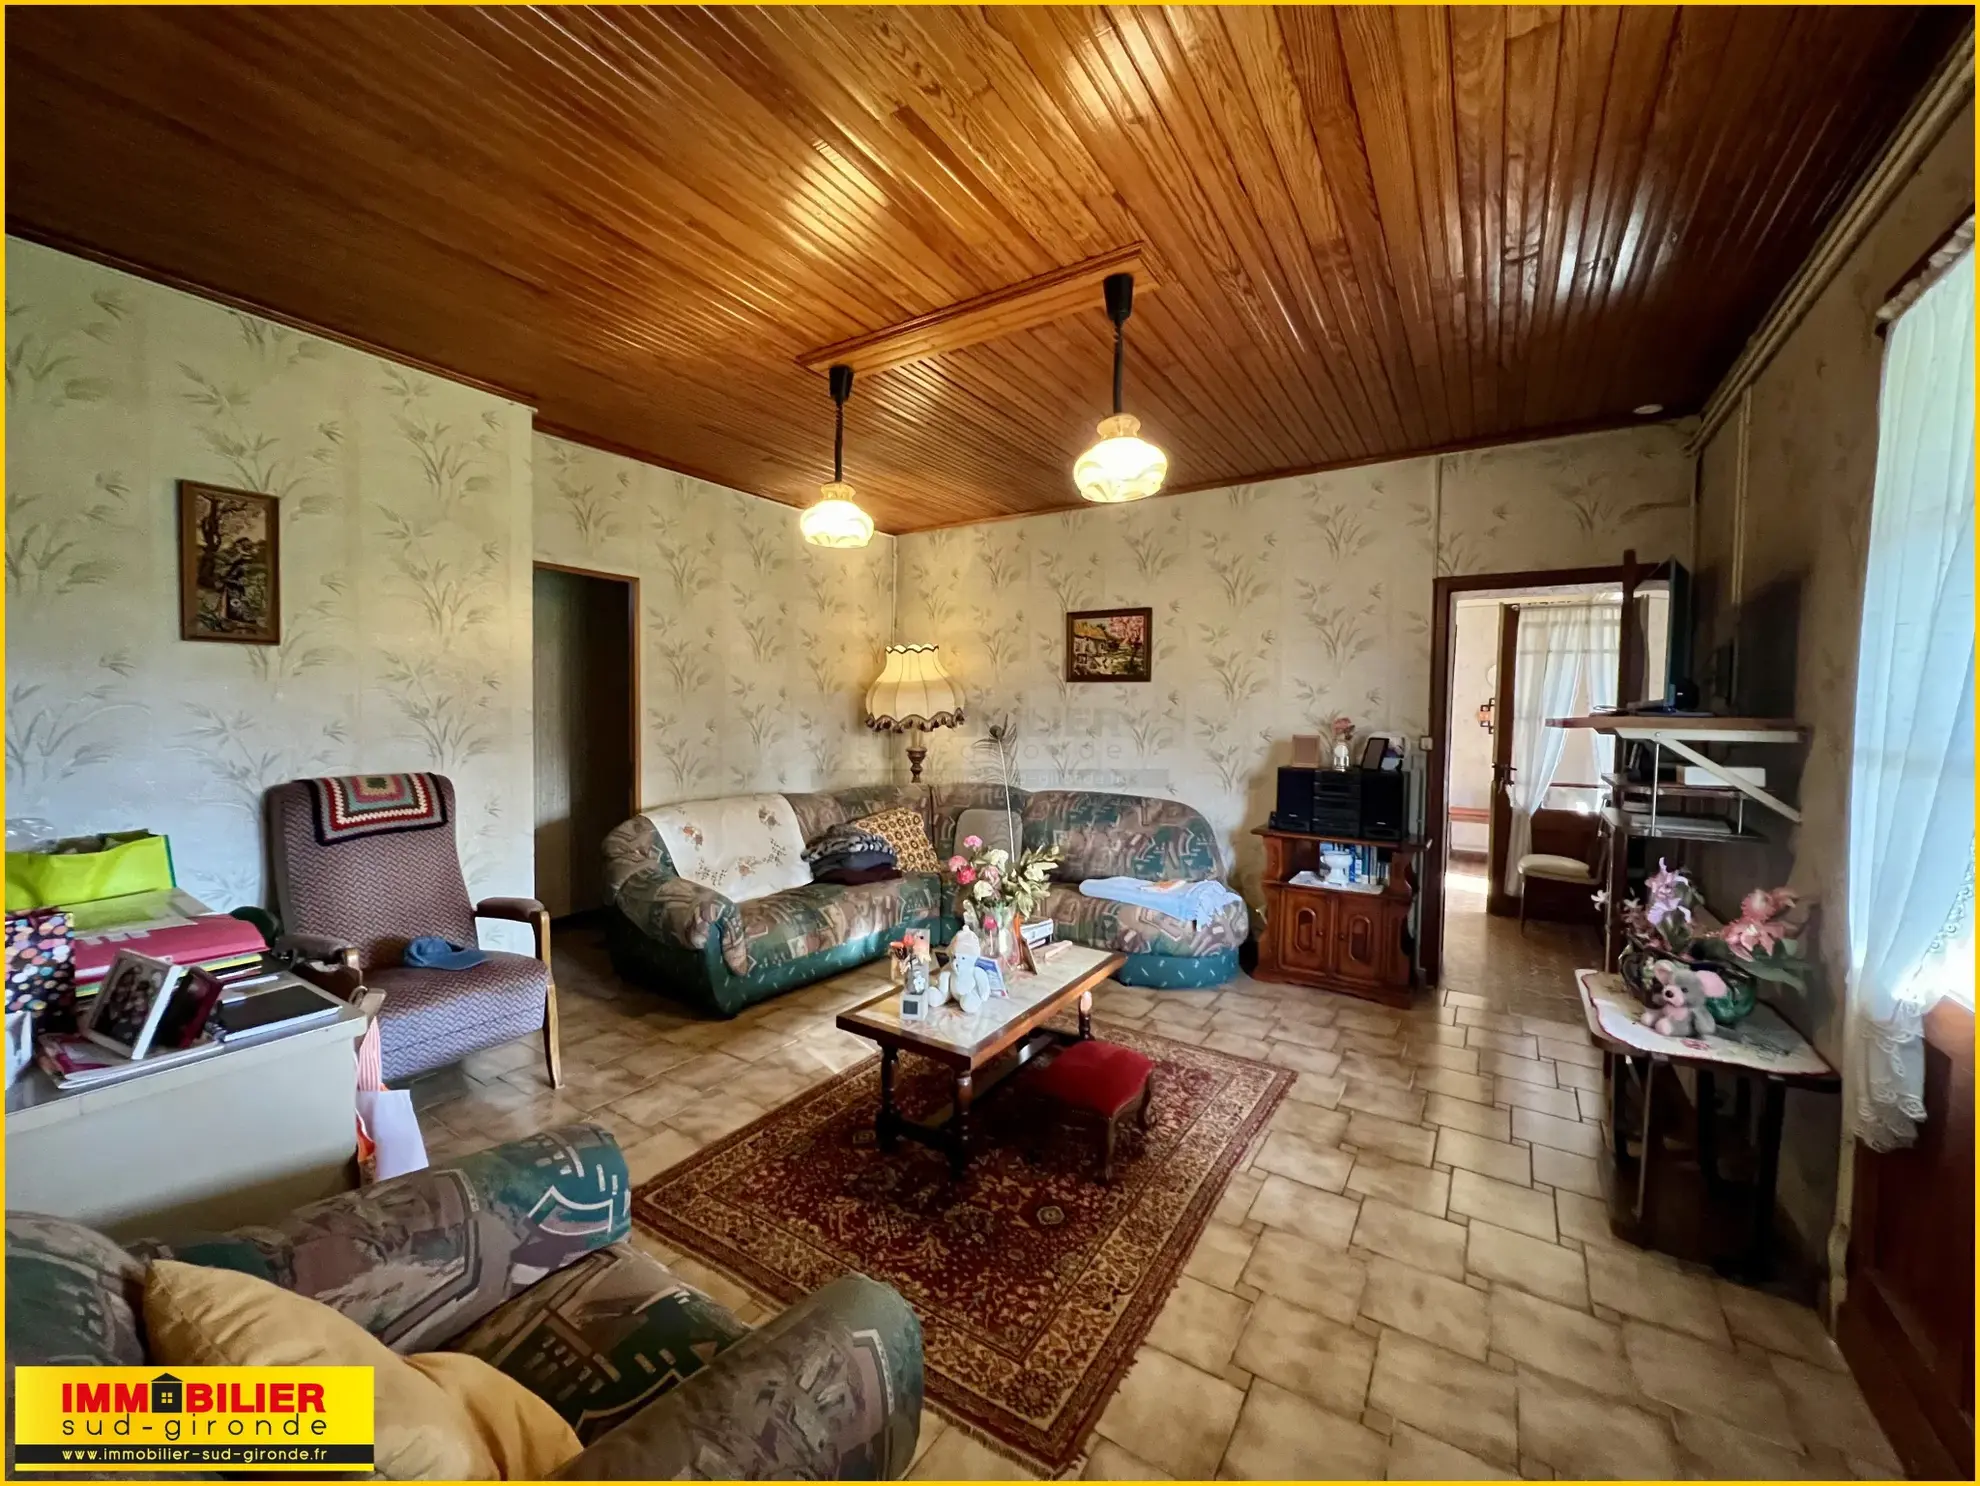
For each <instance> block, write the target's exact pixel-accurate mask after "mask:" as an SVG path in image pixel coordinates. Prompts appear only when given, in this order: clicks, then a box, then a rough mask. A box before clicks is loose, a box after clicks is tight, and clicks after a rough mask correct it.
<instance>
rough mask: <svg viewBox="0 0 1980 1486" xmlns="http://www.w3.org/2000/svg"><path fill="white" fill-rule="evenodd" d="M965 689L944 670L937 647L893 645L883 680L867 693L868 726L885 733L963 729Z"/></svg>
mask: <svg viewBox="0 0 1980 1486" xmlns="http://www.w3.org/2000/svg"><path fill="white" fill-rule="evenodd" d="M962 720H963V696H962V689H961V688H960V687H958V686H957V685H956V683H955V682H954V681H953V680H951V679H950V678H949V673H948V672H947V671H945V670H943V669H942V656H941V647H940V646H937V645H889V646H888V647H887V663H886V665H885V666H884V667H882V669H881V671H880V679H879V680H877V681H875V682H874V683H873V685H872V686H870V687H868V688H867V691H866V725H867V726H868V727H870V728H872V729H873V730H874V731H875V732H881V733H907V732H917V733H925V732H927V731H928V730H929V729H930V728H952V727H960V726H961V725H962Z"/></svg>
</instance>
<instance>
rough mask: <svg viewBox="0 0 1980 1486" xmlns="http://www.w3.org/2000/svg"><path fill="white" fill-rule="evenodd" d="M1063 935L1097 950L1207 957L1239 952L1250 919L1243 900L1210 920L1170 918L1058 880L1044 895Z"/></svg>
mask: <svg viewBox="0 0 1980 1486" xmlns="http://www.w3.org/2000/svg"><path fill="white" fill-rule="evenodd" d="M1045 912H1046V913H1048V914H1050V915H1051V918H1052V923H1053V925H1054V927H1055V932H1056V933H1057V934H1058V937H1059V938H1061V939H1070V940H1072V942H1073V943H1075V944H1084V945H1088V946H1090V947H1091V948H1093V949H1109V950H1115V949H1117V950H1120V951H1121V952H1122V953H1123V954H1130V955H1208V954H1214V953H1216V952H1217V951H1218V950H1226V949H1228V950H1234V949H1236V948H1237V947H1238V946H1239V945H1241V944H1243V943H1244V940H1245V935H1246V934H1247V933H1248V932H1249V930H1250V926H1251V919H1250V917H1249V915H1248V914H1247V913H1246V912H1245V907H1244V903H1243V901H1242V900H1240V901H1238V902H1234V903H1229V904H1226V905H1225V907H1224V908H1223V909H1222V911H1220V912H1219V913H1218V915H1217V916H1216V918H1214V919H1212V920H1211V921H1210V922H1209V923H1207V924H1202V925H1198V924H1192V923H1191V922H1190V921H1189V920H1188V919H1182V918H1171V917H1169V915H1168V914H1166V913H1156V912H1155V911H1154V910H1152V909H1148V908H1142V907H1139V906H1138V905H1136V904H1133V903H1114V902H1110V901H1108V900H1107V899H1105V898H1088V897H1085V896H1082V895H1081V893H1080V891H1079V889H1078V888H1077V887H1073V886H1068V885H1066V884H1064V883H1054V884H1053V885H1052V888H1051V890H1050V891H1049V892H1048V893H1047V894H1046V895H1045Z"/></svg>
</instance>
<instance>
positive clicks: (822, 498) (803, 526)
mask: <svg viewBox="0 0 1980 1486" xmlns="http://www.w3.org/2000/svg"><path fill="white" fill-rule="evenodd" d="M831 379H832V403H833V407H834V412H833V425H832V483H831V484H829V485H821V486H820V487H819V489H818V502H817V504H816V505H811V506H807V507H805V510H804V514H803V515H802V516H800V517H798V530H799V531H801V532H803V533H804V539H805V540H806V541H807V542H809V543H811V545H812V546H814V547H864V546H865V545H866V544H867V543H868V542H870V541H872V540H873V518H872V517H871V516H869V515H867V514H866V512H864V511H862V510H860V508H859V507H858V506H857V505H855V504H854V503H853V488H852V486H850V485H848V484H847V483H846V480H845V474H846V399H847V398H849V397H851V396H852V390H853V369H852V368H851V367H849V366H835V367H833V368H832V370H831Z"/></svg>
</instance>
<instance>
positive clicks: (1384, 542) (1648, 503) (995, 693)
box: [895, 424, 1692, 899]
mask: <svg viewBox="0 0 1980 1486" xmlns="http://www.w3.org/2000/svg"><path fill="white" fill-rule="evenodd" d="M1684 436H1685V429H1684V428H1683V427H1682V426H1681V425H1674V424H1656V425H1647V426H1645V427H1642V428H1632V429H1627V430H1624V431H1621V432H1618V433H1611V434H1599V435H1591V436H1587V437H1583V438H1575V439H1562V440H1554V441H1549V442H1545V443H1536V444H1526V445H1518V446H1513V447H1509V448H1505V449H1495V450H1489V451H1486V452H1483V453H1478V454H1462V455H1451V456H1443V457H1442V458H1441V459H1427V458H1426V459H1411V460H1401V461H1397V462H1395V463H1391V464H1383V465H1373V466H1369V467H1366V468H1363V469H1358V470H1349V471H1344V472H1340V473H1336V474H1326V475H1308V476H1301V477H1298V478H1294V479H1285V480H1273V481H1268V482H1265V483H1262V484H1256V485H1237V486H1232V487H1230V488H1228V489H1224V490H1214V491H1206V492H1201V493H1197V494H1191V495H1179V496H1172V497H1166V498H1158V499H1155V500H1149V501H1143V502H1139V503H1137V504H1133V505H1127V506H1118V507H1098V506H1096V507H1091V508H1087V509H1081V510H1077V511H1069V512H1066V513H1063V514H1055V515H1047V516H1034V517H1027V518H1025V519H1023V520H1017V521H1002V522H991V523H986V524H982V525H977V526H966V527H957V528H953V529H950V530H946V531H936V532H928V533H921V534H916V535H909V536H904V537H901V538H900V539H899V544H898V545H899V550H900V584H901V591H900V607H899V617H898V619H897V621H896V624H895V638H896V639H897V640H899V641H902V642H923V643H925V642H928V641H931V640H932V641H934V642H936V643H938V644H940V645H941V646H942V647H943V652H944V655H945V657H946V659H947V661H948V665H949V669H950V671H951V673H952V674H953V675H955V676H956V677H957V678H958V679H959V680H960V681H961V683H962V685H963V687H964V688H965V690H966V692H967V695H968V702H969V715H970V721H969V724H968V726H967V727H966V728H964V729H962V730H961V731H960V733H959V734H957V733H937V734H933V735H931V738H930V744H931V747H930V755H929V767H930V769H931V770H932V771H934V777H937V778H955V777H965V776H968V775H971V774H973V773H975V772H978V771H979V770H980V769H981V768H982V767H983V758H982V756H981V755H980V754H976V753H972V752H971V751H970V750H969V748H968V743H969V741H970V739H971V738H973V737H975V736H979V735H980V732H981V729H982V727H983V725H984V724H985V723H986V722H987V721H989V720H991V719H994V718H996V717H998V716H1000V715H1002V714H1005V713H1008V714H1010V715H1011V716H1012V717H1014V718H1015V719H1016V720H1017V722H1018V724H1019V727H1020V732H1021V739H1020V745H1019V753H1020V771H1021V775H1022V781H1023V783H1025V784H1026V785H1028V786H1031V787H1034V788H1035V787H1041V786H1054V785H1060V786H1070V787H1076V788H1090V789H1105V790H1122V791H1128V792H1132V793H1143V794H1156V795H1167V796H1172V797H1174V798H1178V799H1182V800H1185V801H1187V802H1188V803H1190V804H1192V805H1194V806H1196V807H1197V808H1198V809H1200V810H1202V811H1203V812H1204V813H1205V814H1206V815H1207V816H1208V817H1209V818H1210V820H1211V822H1212V824H1213V825H1215V826H1216V827H1217V829H1218V830H1219V832H1220V833H1221V834H1222V835H1223V837H1224V841H1225V847H1226V851H1227V853H1229V854H1231V855H1232V856H1233V859H1234V860H1235V861H1236V862H1237V864H1238V879H1239V881H1240V883H1241V884H1242V885H1243V886H1244V887H1245V889H1246V890H1247V891H1248V892H1249V893H1250V895H1251V896H1252V897H1253V898H1254V899H1255V898H1256V897H1257V896H1258V894H1257V892H1256V884H1257V876H1258V870H1259V866H1260V853H1259V852H1258V850H1257V846H1258V843H1257V841H1256V839H1255V838H1254V837H1252V836H1251V835H1250V834H1249V832H1250V830H1251V828H1252V827H1254V826H1257V825H1261V824H1263V823H1264V820H1265V818H1266V816H1267V815H1268V814H1270V812H1271V810H1272V804H1273V798H1272V797H1273V791H1274V789H1275V786H1276V783H1277V775H1276V773H1275V770H1276V768H1277V766H1278V765H1280V764H1283V763H1285V762H1287V760H1288V758H1289V757H1290V753H1291V740H1292V735H1293V734H1294V733H1296V732H1316V731H1318V732H1325V731H1326V729H1327V727H1328V725H1329V724H1330V723H1331V721H1332V720H1333V719H1334V718H1335V717H1339V716H1346V717H1349V718H1352V719H1353V720H1354V722H1355V723H1356V725H1357V727H1359V728H1362V729H1364V730H1374V731H1396V732H1401V733H1403V734H1405V735H1407V736H1409V737H1410V738H1411V739H1414V738H1416V737H1417V736H1418V735H1420V734H1421V733H1422V732H1423V731H1424V729H1425V728H1426V727H1428V725H1429V689H1430V633H1429V613H1430V591H1431V580H1432V578H1433V577H1434V576H1435V575H1436V574H1437V573H1439V572H1447V573H1448V572H1458V573H1481V572H1504V571H1517V570H1521V569H1527V568H1539V567H1560V566H1575V565H1584V564H1596V563H1610V562H1616V561H1619V560H1620V559H1621V557H1622V554H1623V551H1624V549H1626V548H1630V547H1634V548H1635V549H1636V550H1637V552H1638V554H1639V556H1641V557H1644V558H1645V559H1649V558H1652V557H1653V556H1654V557H1664V556H1680V557H1684V556H1688V555H1689V553H1690V551H1691V484H1692V475H1691V468H1692V467H1691V459H1690V456H1689V455H1688V454H1687V453H1686V452H1685V441H1684ZM1144 604H1146V605H1150V606H1152V607H1153V609H1154V611H1155V652H1156V653H1155V675H1154V679H1153V681H1151V682H1149V683H1147V684H1145V685H1144V684H1133V685H1125V684H1123V685H1109V684H1095V683H1084V684H1072V685H1069V684H1068V683H1067V682H1066V681H1065V679H1064V675H1065V666H1064V658H1065V614H1066V611H1067V610H1070V609H1093V608H1105V607H1108V606H1111V605H1121V606H1140V605H1144ZM1414 794H1415V797H1416V808H1418V809H1420V808H1421V797H1422V789H1421V781H1420V778H1419V780H1418V782H1417V786H1416V788H1415V790H1414Z"/></svg>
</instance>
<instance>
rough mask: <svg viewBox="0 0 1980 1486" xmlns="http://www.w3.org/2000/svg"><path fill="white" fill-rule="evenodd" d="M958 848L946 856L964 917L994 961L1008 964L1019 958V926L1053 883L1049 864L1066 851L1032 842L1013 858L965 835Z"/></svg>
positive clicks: (1021, 938)
mask: <svg viewBox="0 0 1980 1486" xmlns="http://www.w3.org/2000/svg"><path fill="white" fill-rule="evenodd" d="M962 846H963V849H962V851H961V852H959V853H957V854H956V855H955V856H952V857H950V858H949V871H950V872H951V873H953V874H954V876H955V879H956V890H957V892H956V895H957V898H958V900H959V904H960V908H961V912H962V917H963V922H964V923H966V924H967V925H968V926H969V927H970V928H972V929H974V930H975V931H976V932H977V933H978V934H980V935H982V936H983V940H984V943H985V944H986V945H988V946H989V948H990V952H991V953H992V954H993V955H995V956H996V958H997V961H998V963H999V964H1001V965H1003V966H1005V967H1006V969H1009V968H1011V967H1013V966H1015V965H1017V964H1018V963H1019V962H1020V960H1021V959H1022V957H1023V954H1024V950H1023V948H1022V946H1023V944H1024V936H1023V935H1022V933H1020V929H1021V927H1022V925H1023V923H1024V920H1025V919H1026V917H1028V916H1029V915H1031V914H1033V913H1035V912H1037V910H1038V907H1039V905H1040V904H1042V903H1043V902H1044V901H1045V894H1046V893H1047V892H1048V891H1050V889H1051V886H1052V869H1053V868H1054V867H1056V866H1058V865H1059V862H1060V860H1061V859H1062V858H1063V856H1064V855H1065V853H1064V852H1062V851H1061V850H1060V849H1059V848H1058V847H1056V846H1034V847H1032V848H1031V849H1030V850H1029V851H1025V852H1020V853H1019V854H1018V856H1017V857H1016V858H1015V859H1013V858H1012V856H1011V854H1010V853H1009V852H1008V851H1005V850H1004V848H1003V847H1001V846H991V847H986V846H984V844H983V838H982V837H981V836H965V837H963V839H962Z"/></svg>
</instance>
